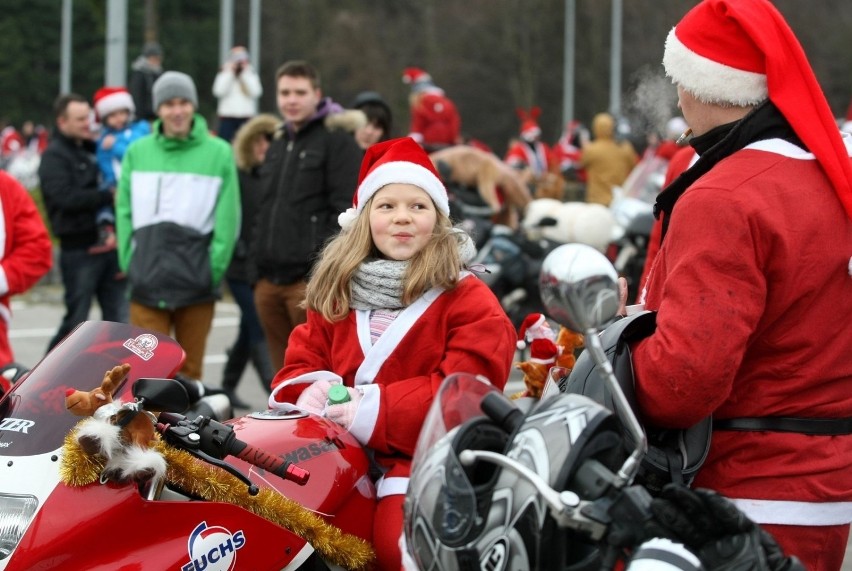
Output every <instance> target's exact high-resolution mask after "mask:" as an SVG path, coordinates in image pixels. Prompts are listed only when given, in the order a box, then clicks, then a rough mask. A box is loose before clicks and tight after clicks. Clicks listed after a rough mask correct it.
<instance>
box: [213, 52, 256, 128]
mask: <svg viewBox="0 0 852 571" xmlns="http://www.w3.org/2000/svg"><path fill="white" fill-rule="evenodd" d="M262 94H263V87H262V86H261V85H260V77H258V75H257V72H255V70H254V69H253V68H252V65H251V62H250V60H249V53H248V50H247V49H246V48H244V47H243V46H234V47H233V48H231V53H230V55H229V56H228V61H227V62H225V64H224V65H223V66H222V69H220V70H219V73H217V74H216V79H214V80H213V95H215V96H216V98H217V99H218V100H219V104H218V106H217V109H216V114H217V115H218V116H219V136H220V137H221V138H223V139H225V140H226V141H228V142H230V141H231V139H233V138H234V134H235V133H236V132H237V130H238V129H239V128H240V127H241V126H242V125H243V123H245V122H246V121H248V120H249V119H251V118H252V117H254V116H255V115H257V100H258V99H259V98H260V96H261V95H262Z"/></svg>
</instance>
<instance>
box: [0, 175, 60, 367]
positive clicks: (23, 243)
mask: <svg viewBox="0 0 852 571" xmlns="http://www.w3.org/2000/svg"><path fill="white" fill-rule="evenodd" d="M0 210H2V217H0V318H2V319H0V365H5V364H6V363H8V362H10V361H12V360H13V357H12V349H11V346H10V345H9V336H8V333H7V331H8V325H9V321H10V319H11V317H12V313H11V311H10V309H9V297H10V296H12V295H16V294H19V293H23V292H25V291H27V290H28V289H29V288H31V287H32V286H34V285H35V284H36V282H38V280H40V279H41V278H42V277H43V276H44V275H45V274H46V273H47V271H48V270H49V269H50V266H51V264H52V262H53V246H52V245H51V243H50V237H49V236H48V233H47V228H46V227H45V225H44V222H43V221H42V218H41V215H40V214H39V212H38V209H36V205H35V203H34V202H33V199H32V198H31V197H30V195H29V193H28V192H27V190H26V189H25V188H24V187H23V186H22V185H21V183H19V182H18V181H17V180H15V179H14V178H12V177H11V176H10V175H9V174H7V173H6V172H4V171H0Z"/></svg>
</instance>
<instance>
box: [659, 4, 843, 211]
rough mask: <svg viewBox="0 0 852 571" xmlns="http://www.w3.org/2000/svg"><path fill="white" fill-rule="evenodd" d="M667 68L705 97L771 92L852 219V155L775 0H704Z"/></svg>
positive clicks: (742, 101)
mask: <svg viewBox="0 0 852 571" xmlns="http://www.w3.org/2000/svg"><path fill="white" fill-rule="evenodd" d="M663 66H664V67H665V70H666V75H668V76H669V77H671V78H672V81H673V82H674V83H677V84H679V85H680V86H681V87H682V88H683V89H685V90H686V91H687V92H689V93H690V94H691V95H692V96H694V97H695V98H697V99H698V100H699V101H702V102H705V103H720V104H732V105H740V106H748V105H756V104H758V103H760V102H761V101H763V100H765V99H766V98H767V97H768V98H769V100H770V101H772V103H773V104H774V105H775V106H776V107H777V108H778V110H779V111H781V113H782V114H783V115H784V117H785V118H786V119H787V121H788V122H789V123H790V125H791V126H792V128H793V130H794V131H795V132H796V134H797V135H798V136H799V138H800V139H801V141H802V142H803V143H804V144H805V145H806V146H807V148H808V150H810V151H811V152H812V153H813V154H814V156H815V157H816V159H817V161H818V162H819V164H820V166H821V167H822V168H823V170H824V171H825V173H826V175H828V178H829V179H830V180H831V183H832V186H833V187H834V189H835V192H836V193H837V195H838V196H839V198H840V201H841V202H842V203H843V206H844V208H845V209H846V212H847V214H848V215H849V217H850V218H852V166H850V160H849V153H848V152H847V150H846V147H845V145H844V143H843V140H842V139H841V136H840V132H839V129H838V128H837V123H836V121H835V119H834V116H833V115H832V112H831V108H830V107H829V105H828V102H827V101H826V99H825V95H824V94H823V92H822V89H821V88H820V86H819V83H818V82H817V80H816V77H815V76H814V72H813V70H812V69H811V66H810V64H809V63H808V60H807V56H805V52H804V50H803V49H802V46H801V45H800V44H799V41H798V39H796V36H795V34H793V31H792V30H791V29H790V26H789V25H788V24H787V22H786V21H785V20H784V17H783V16H782V15H781V13H780V12H778V10H777V9H776V8H775V7H774V6H773V5H772V4H771V3H770V2H769V1H768V0H704V1H703V2H701V3H700V4H698V5H697V6H695V7H694V8H692V10H690V11H689V12H688V13H687V14H686V15H685V16H684V17H683V19H681V21H680V22H678V24H677V25H676V26H675V27H674V28H673V29H672V30H671V32H670V33H669V35H668V38H667V39H666V46H665V53H664V55H663Z"/></svg>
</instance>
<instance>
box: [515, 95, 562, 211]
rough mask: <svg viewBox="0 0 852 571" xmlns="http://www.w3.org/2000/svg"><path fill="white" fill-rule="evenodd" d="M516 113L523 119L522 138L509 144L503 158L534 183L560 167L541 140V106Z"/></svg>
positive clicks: (518, 110) (527, 181) (530, 182)
mask: <svg viewBox="0 0 852 571" xmlns="http://www.w3.org/2000/svg"><path fill="white" fill-rule="evenodd" d="M516 113H517V114H518V117H519V118H520V119H521V130H520V138H519V139H516V140H515V141H514V142H513V143H512V144H511V145H509V149H508V150H507V151H506V156H505V157H504V158H503V160H504V161H505V162H506V164H508V165H509V166H510V167H512V168H513V169H516V170H518V171H520V173H521V176H522V177H523V179H524V182H526V183H527V184H528V185H533V184H535V183H536V182H538V181H539V180H541V179H542V178H543V177H544V176H545V175H546V174H547V173H548V172H553V171H558V167H557V166H556V163H555V158H554V155H553V151H552V150H551V149H550V147H549V146H548V145H547V144H546V143H544V142H543V141H542V140H541V127H539V125H538V118H539V116H540V115H541V108H539V107H533V108H532V109H530V110H529V111H527V110H526V109H517V110H516ZM560 198H561V197H560Z"/></svg>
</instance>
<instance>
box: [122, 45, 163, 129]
mask: <svg viewBox="0 0 852 571" xmlns="http://www.w3.org/2000/svg"><path fill="white" fill-rule="evenodd" d="M162 74H163V49H162V48H161V47H160V44H158V43H157V42H148V43H146V44H145V46H144V47H143V48H142V53H141V54H140V55H139V57H137V58H136V60H134V62H133V65H132V66H131V70H130V77H129V78H128V80H127V90H128V91H129V92H130V95H131V97H133V103H134V105H135V106H136V117H137V118H139V119H144V120H145V121H150V122H153V121H155V120H156V119H157V109H156V108H154V102H153V99H152V94H151V92H152V89H153V88H154V82H155V81H157V79H158V78H159V77H160V75H162Z"/></svg>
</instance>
